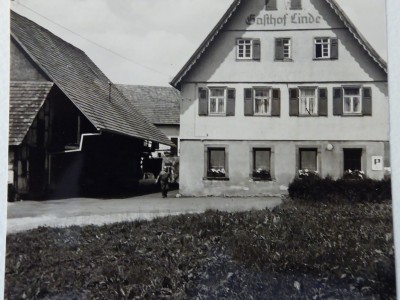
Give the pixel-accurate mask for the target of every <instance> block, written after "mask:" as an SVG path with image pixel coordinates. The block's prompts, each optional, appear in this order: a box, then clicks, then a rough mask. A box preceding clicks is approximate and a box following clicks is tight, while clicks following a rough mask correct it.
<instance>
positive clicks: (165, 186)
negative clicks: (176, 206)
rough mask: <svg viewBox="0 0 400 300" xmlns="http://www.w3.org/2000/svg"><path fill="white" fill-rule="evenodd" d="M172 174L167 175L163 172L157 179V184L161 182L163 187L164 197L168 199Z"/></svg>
mask: <svg viewBox="0 0 400 300" xmlns="http://www.w3.org/2000/svg"><path fill="white" fill-rule="evenodd" d="M170 176H171V174H170V173H167V172H165V171H161V172H160V175H158V177H157V183H158V182H159V183H160V185H161V194H162V196H163V198H166V197H167V193H168V189H169V185H168V182H169V178H170Z"/></svg>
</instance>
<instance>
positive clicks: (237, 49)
mask: <svg viewBox="0 0 400 300" xmlns="http://www.w3.org/2000/svg"><path fill="white" fill-rule="evenodd" d="M240 42H250V45H249V47H250V48H249V51H250V55H249V56H246V44H243V45H241V44H240ZM253 44H254V39H251V38H238V39H236V59H237V60H253ZM241 46H242V47H243V54H242V57H241V56H240V47H241Z"/></svg>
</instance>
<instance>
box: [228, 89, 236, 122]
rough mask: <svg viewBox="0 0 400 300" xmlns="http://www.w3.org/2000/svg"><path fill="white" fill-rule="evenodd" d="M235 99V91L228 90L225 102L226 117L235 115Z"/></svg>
mask: <svg viewBox="0 0 400 300" xmlns="http://www.w3.org/2000/svg"><path fill="white" fill-rule="evenodd" d="M235 99H236V90H235V89H228V99H227V102H226V115H227V116H234V115H235V102H236V101H235Z"/></svg>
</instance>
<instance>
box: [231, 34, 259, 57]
mask: <svg viewBox="0 0 400 300" xmlns="http://www.w3.org/2000/svg"><path fill="white" fill-rule="evenodd" d="M236 49H237V51H236V58H237V59H239V60H260V53H261V43H260V40H259V39H237V47H236Z"/></svg>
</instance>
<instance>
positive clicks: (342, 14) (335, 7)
mask: <svg viewBox="0 0 400 300" xmlns="http://www.w3.org/2000/svg"><path fill="white" fill-rule="evenodd" d="M325 1H326V2H327V3H328V4H329V5H330V7H331V8H332V9H333V10H334V12H335V13H336V14H337V15H338V16H339V18H340V19H341V20H342V22H343V23H344V24H345V25H346V27H347V28H348V29H349V31H350V32H351V33H352V34H353V36H354V38H355V39H356V40H357V41H358V42H359V43H360V45H361V46H362V47H363V48H364V49H365V51H366V52H367V53H368V55H369V56H371V57H372V59H373V60H374V61H375V62H376V63H377V64H378V65H379V67H381V68H382V69H383V70H384V71H385V72H386V73H387V63H386V62H385V61H384V60H383V59H382V58H381V57H380V56H379V54H378V53H377V52H376V51H375V50H374V48H373V47H372V46H371V44H369V43H368V41H367V40H366V39H365V37H364V36H363V35H362V34H361V33H360V31H359V30H358V29H357V27H356V26H355V25H354V24H353V23H352V22H351V21H350V19H349V17H348V16H347V15H346V14H345V12H344V11H343V10H342V9H341V8H340V6H339V5H338V4H337V2H336V1H335V0H325ZM241 2H242V0H234V1H233V3H232V4H231V6H230V7H229V8H228V10H227V11H226V13H225V14H224V15H223V17H222V18H221V20H220V21H219V22H218V24H217V25H216V26H215V27H214V28H213V30H212V31H211V32H210V33H209V34H208V36H207V37H206V38H205V40H204V41H203V42H202V43H201V45H200V47H199V48H198V49H197V50H196V52H195V53H194V54H193V55H192V56H191V57H190V59H189V60H188V62H187V63H186V64H185V65H184V66H183V68H182V69H181V70H180V71H179V72H178V74H177V75H176V76H175V77H174V78H173V79H172V81H171V82H170V84H171V85H172V86H173V87H175V88H179V87H180V82H181V80H182V78H183V77H184V76H185V75H186V74H187V73H188V72H189V71H190V69H191V68H192V67H193V66H194V65H195V64H196V62H197V61H198V60H199V58H200V57H201V56H202V54H203V53H204V52H205V51H206V49H207V48H208V46H209V45H210V43H211V42H212V41H213V40H214V39H215V37H216V36H217V35H218V33H219V32H220V31H221V30H222V28H223V27H224V25H225V24H226V23H227V22H228V21H229V19H230V18H231V17H232V15H233V14H234V12H235V11H236V10H237V8H238V6H239V5H240V4H241Z"/></svg>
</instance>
